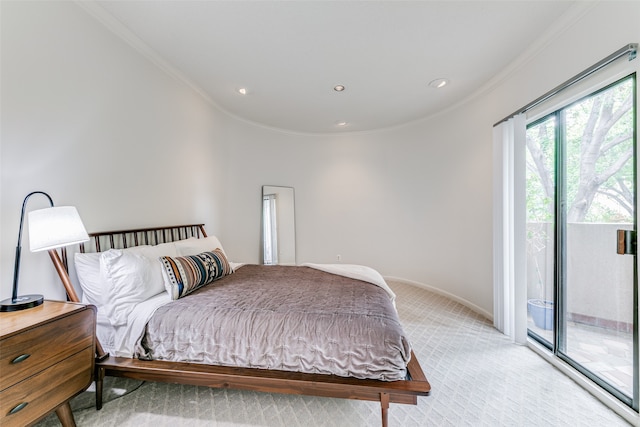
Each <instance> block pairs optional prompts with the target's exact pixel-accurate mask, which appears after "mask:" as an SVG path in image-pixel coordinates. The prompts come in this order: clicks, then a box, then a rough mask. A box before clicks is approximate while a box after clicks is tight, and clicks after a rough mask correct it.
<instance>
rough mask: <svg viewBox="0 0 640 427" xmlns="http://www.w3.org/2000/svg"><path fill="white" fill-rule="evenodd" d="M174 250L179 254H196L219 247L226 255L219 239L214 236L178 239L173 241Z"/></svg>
mask: <svg viewBox="0 0 640 427" xmlns="http://www.w3.org/2000/svg"><path fill="white" fill-rule="evenodd" d="M175 245H176V250H177V251H178V255H179V256H189V255H198V254H200V253H202V252H211V251H213V250H214V249H217V248H220V249H221V250H222V253H224V255H225V256H226V255H227V254H226V253H225V252H224V248H223V247H222V244H221V243H220V240H218V238H217V237H216V236H209V237H204V238H201V239H198V238H197V237H189V238H188V239H184V240H179V241H177V242H175Z"/></svg>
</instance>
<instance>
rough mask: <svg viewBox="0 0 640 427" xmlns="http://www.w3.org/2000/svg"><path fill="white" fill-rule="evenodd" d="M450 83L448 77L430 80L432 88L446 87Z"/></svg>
mask: <svg viewBox="0 0 640 427" xmlns="http://www.w3.org/2000/svg"><path fill="white" fill-rule="evenodd" d="M448 84H449V80H448V79H435V80H431V81H430V82H429V86H431V87H432V88H435V89H440V88H442V87H445V86H446V85H448Z"/></svg>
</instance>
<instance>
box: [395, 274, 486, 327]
mask: <svg viewBox="0 0 640 427" xmlns="http://www.w3.org/2000/svg"><path fill="white" fill-rule="evenodd" d="M384 280H390V281H394V282H401V283H405V284H407V285H411V286H415V287H417V288H422V289H425V290H427V291H431V292H433V293H435V294H438V295H442V296H445V297H447V298H449V299H452V300H454V301H455V302H459V303H460V304H462V305H464V306H465V307H467V308H469V309H471V310H473V311H474V312H476V313H478V314H479V315H481V316H482V317H485V318H487V319H488V320H490V321H491V322H493V315H492V314H491V313H489V312H488V311H486V310H485V309H483V308H481V307H478V306H477V305H475V304H474V303H472V302H470V301H467V300H466V299H464V298H460V297H459V296H457V295H454V294H452V293H449V292H447V291H443V290H442V289H439V288H436V287H433V286H430V285H427V284H424V283H420V282H416V281H413V280H408V279H403V278H401V277H394V276H385V277H384Z"/></svg>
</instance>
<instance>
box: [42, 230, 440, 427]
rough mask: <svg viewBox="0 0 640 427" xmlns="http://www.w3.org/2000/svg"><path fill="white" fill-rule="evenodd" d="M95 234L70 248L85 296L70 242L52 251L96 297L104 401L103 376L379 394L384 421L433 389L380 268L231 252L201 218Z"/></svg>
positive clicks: (351, 395)
mask: <svg viewBox="0 0 640 427" xmlns="http://www.w3.org/2000/svg"><path fill="white" fill-rule="evenodd" d="M90 237H91V241H90V242H89V243H88V244H86V245H84V244H81V245H80V247H79V252H78V253H75V254H74V261H75V262H74V271H75V272H76V275H77V277H78V279H79V280H80V284H81V286H82V289H83V297H82V301H81V300H80V298H78V296H77V294H76V293H75V291H74V288H73V285H72V283H71V279H70V278H69V274H68V270H69V269H68V268H67V264H68V261H67V254H66V252H62V254H63V258H62V260H61V259H60V258H59V257H58V254H57V252H55V251H50V255H51V258H52V260H53V262H54V264H55V266H56V269H57V270H58V273H59V274H60V277H61V279H62V282H63V284H64V286H65V288H66V290H67V295H68V297H69V299H70V300H72V301H76V302H84V303H90V304H94V305H97V306H98V328H97V338H98V339H97V342H98V344H97V346H96V373H95V381H96V407H97V409H100V408H101V407H102V387H103V380H104V378H105V376H116V377H126V378H132V379H137V380H144V381H161V382H172V383H181V384H190V385H198V386H208V387H214V388H234V389H245V390H253V391H261V392H275V393H285V394H303V395H313V396H322V397H336V398H345V399H357V400H367V401H378V402H380V405H381V418H382V425H383V426H387V425H388V409H389V404H390V403H400V404H413V405H415V404H417V402H418V397H419V396H427V395H429V393H430V390H431V386H430V384H429V382H428V381H427V379H426V377H425V375H424V372H423V370H422V368H421V366H420V363H419V362H418V360H417V358H416V356H415V354H414V352H413V350H412V349H411V346H410V343H409V340H408V339H407V338H406V336H405V335H404V332H403V330H402V325H401V324H400V321H399V319H398V317H397V312H396V310H395V295H394V294H393V291H392V290H391V289H390V288H389V287H388V286H387V285H386V283H385V282H384V279H382V276H380V275H379V274H378V273H377V272H376V271H374V270H372V269H369V268H367V267H363V266H349V265H328V264H303V265H300V266H262V265H251V264H234V263H232V262H230V261H229V260H228V259H227V258H226V255H225V253H224V249H223V248H222V245H221V244H220V242H219V241H218V240H217V239H216V238H215V236H207V233H206V231H205V229H204V225H203V224H189V225H180V226H168V227H153V228H140V229H131V230H118V231H109V232H100V233H92V234H90ZM132 260H133V261H132ZM150 260H151V261H150ZM96 262H98V264H97V265H98V266H99V267H98V270H96ZM89 267H90V268H89ZM105 280H106V281H107V282H106V283H109V285H108V287H109V288H110V291H109V292H111V293H110V294H109V295H104V294H105V292H106V291H104V289H103V288H104V286H105V285H104V283H105ZM89 281H93V282H92V283H87V282H89ZM158 282H160V283H158ZM148 283H154V285H153V286H149V285H148ZM196 304H200V306H196ZM194 307H200V308H196V309H194ZM234 327H235V328H236V329H232V328H234ZM221 343H222V344H223V345H221Z"/></svg>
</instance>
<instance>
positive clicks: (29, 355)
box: [0, 310, 95, 426]
mask: <svg viewBox="0 0 640 427" xmlns="http://www.w3.org/2000/svg"><path fill="white" fill-rule="evenodd" d="M93 319H94V312H93V311H92V310H82V311H78V312H75V313H72V314H70V315H68V316H65V317H62V318H60V319H59V320H57V321H55V322H50V323H46V324H43V325H40V326H37V327H34V328H31V329H27V330H25V331H24V332H21V333H18V334H16V335H12V336H10V337H8V338H5V339H3V340H1V341H0V371H1V372H2V375H1V376H0V391H2V390H5V389H6V388H8V387H10V386H12V385H14V384H17V383H18V382H20V381H22V380H24V379H25V378H27V377H28V376H30V375H33V374H34V373H36V372H39V371H41V370H43V369H45V368H47V367H49V366H52V365H54V364H56V363H58V362H60V361H61V360H63V359H66V358H68V357H69V356H71V355H73V354H75V353H77V352H79V351H81V350H82V349H84V348H88V347H90V350H89V351H90V352H91V351H92V348H93V334H94V328H95V325H94V320H93ZM85 366H86V365H85ZM52 381H55V379H53V378H52ZM4 403H5V402H4V399H3V402H2V405H3V407H4ZM3 426H4V424H3Z"/></svg>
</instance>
